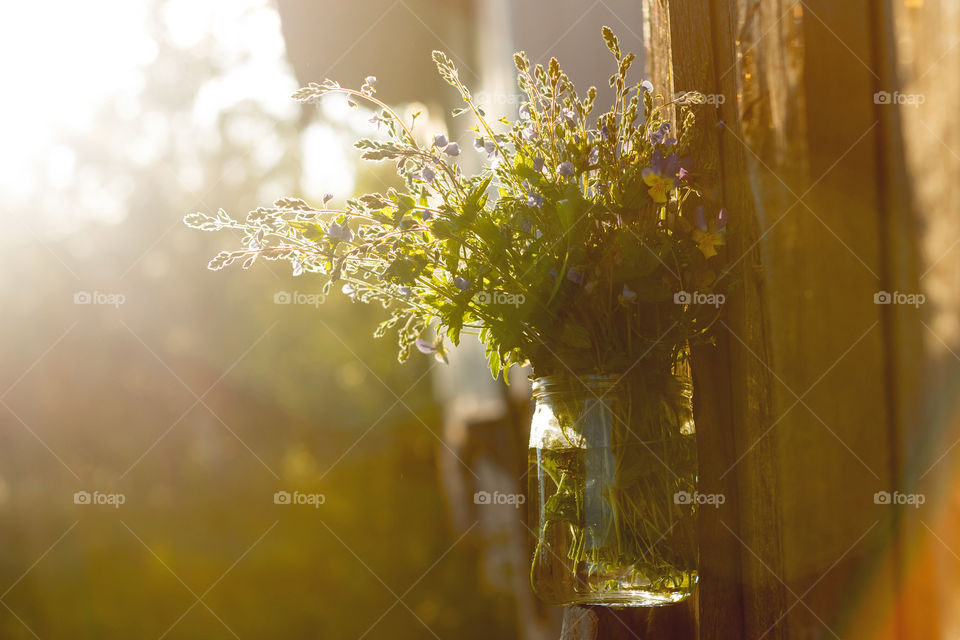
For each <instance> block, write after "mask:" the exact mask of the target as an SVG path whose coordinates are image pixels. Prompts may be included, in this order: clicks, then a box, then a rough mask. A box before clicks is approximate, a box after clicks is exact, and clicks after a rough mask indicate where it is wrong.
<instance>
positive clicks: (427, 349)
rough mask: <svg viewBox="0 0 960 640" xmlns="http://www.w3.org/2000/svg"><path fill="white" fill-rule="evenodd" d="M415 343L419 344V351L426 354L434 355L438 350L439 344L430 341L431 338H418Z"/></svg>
mask: <svg viewBox="0 0 960 640" xmlns="http://www.w3.org/2000/svg"><path fill="white" fill-rule="evenodd" d="M414 344H415V345H416V346H417V351H419V352H420V353H423V354H425V355H428V356H429V355H432V354H435V353H436V352H437V345H435V344H434V343H432V342H430V341H429V340H424V339H423V338H417V339H416V341H415V342H414Z"/></svg>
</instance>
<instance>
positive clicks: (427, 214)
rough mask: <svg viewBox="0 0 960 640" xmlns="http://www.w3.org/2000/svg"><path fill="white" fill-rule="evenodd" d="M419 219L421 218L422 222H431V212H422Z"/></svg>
mask: <svg viewBox="0 0 960 640" xmlns="http://www.w3.org/2000/svg"><path fill="white" fill-rule="evenodd" d="M420 217H422V218H423V221H424V222H427V221H428V220H433V211H424V212H423V213H422V214H421V216H420Z"/></svg>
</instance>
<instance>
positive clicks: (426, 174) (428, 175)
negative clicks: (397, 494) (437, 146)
mask: <svg viewBox="0 0 960 640" xmlns="http://www.w3.org/2000/svg"><path fill="white" fill-rule="evenodd" d="M420 177H421V178H423V179H424V181H425V182H433V179H434V178H436V177H437V174H435V173H434V172H433V169H431V168H430V167H424V168H423V171H421V172H420Z"/></svg>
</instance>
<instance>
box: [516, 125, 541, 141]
mask: <svg viewBox="0 0 960 640" xmlns="http://www.w3.org/2000/svg"><path fill="white" fill-rule="evenodd" d="M520 135H521V136H523V139H524V140H526V141H527V142H530V141H532V140H536V139H537V129H536V127H534V126H533V123H532V122H531V123H530V124H528V125H527V126H525V127H524V128H523V130H521V131H520Z"/></svg>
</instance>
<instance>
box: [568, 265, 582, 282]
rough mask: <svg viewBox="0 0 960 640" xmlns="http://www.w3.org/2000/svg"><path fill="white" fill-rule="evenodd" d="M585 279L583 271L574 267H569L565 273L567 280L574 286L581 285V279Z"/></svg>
mask: <svg viewBox="0 0 960 640" xmlns="http://www.w3.org/2000/svg"><path fill="white" fill-rule="evenodd" d="M585 277H586V274H585V273H584V272H583V269H577V268H576V267H570V269H569V270H568V271H567V280H569V281H570V282H572V283H574V284H583V279H584V278H585Z"/></svg>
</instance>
